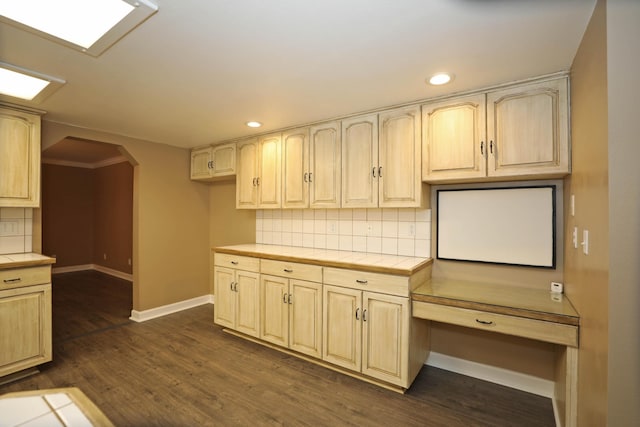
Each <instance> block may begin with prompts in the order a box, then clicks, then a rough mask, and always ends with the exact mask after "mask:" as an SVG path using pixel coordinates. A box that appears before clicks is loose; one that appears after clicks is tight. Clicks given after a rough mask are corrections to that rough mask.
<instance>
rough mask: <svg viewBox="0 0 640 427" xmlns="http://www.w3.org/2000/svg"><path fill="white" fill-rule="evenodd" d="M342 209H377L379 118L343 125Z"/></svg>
mask: <svg viewBox="0 0 640 427" xmlns="http://www.w3.org/2000/svg"><path fill="white" fill-rule="evenodd" d="M342 207H343V208H371V207H378V116H377V115H375V114H372V115H368V116H359V117H354V118H351V119H346V120H343V121H342Z"/></svg>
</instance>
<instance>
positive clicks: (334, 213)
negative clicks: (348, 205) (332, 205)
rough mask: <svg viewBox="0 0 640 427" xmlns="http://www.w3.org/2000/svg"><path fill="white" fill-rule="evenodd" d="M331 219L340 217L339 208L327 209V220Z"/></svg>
mask: <svg viewBox="0 0 640 427" xmlns="http://www.w3.org/2000/svg"><path fill="white" fill-rule="evenodd" d="M331 219H340V209H327V221H328V220H331Z"/></svg>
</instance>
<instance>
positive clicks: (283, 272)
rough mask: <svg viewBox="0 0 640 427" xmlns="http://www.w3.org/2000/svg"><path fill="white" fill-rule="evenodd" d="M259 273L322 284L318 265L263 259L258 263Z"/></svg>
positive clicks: (320, 268)
mask: <svg viewBox="0 0 640 427" xmlns="http://www.w3.org/2000/svg"><path fill="white" fill-rule="evenodd" d="M260 272H261V273H263V274H270V275H272V276H280V277H290V278H292V279H298V280H307V281H309V282H318V283H320V282H322V267H320V266H319V265H309V264H300V263H297V262H286V261H273V260H270V259H263V260H262V261H261V262H260Z"/></svg>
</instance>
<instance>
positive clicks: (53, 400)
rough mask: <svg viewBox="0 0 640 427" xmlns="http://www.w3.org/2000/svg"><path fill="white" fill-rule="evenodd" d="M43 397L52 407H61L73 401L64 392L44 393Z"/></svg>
mask: <svg viewBox="0 0 640 427" xmlns="http://www.w3.org/2000/svg"><path fill="white" fill-rule="evenodd" d="M44 399H45V400H46V401H47V402H49V405H51V407H52V408H53V409H58V408H62V407H63V406H66V405H69V404H71V403H73V402H71V399H69V396H68V395H67V394H66V393H50V394H45V395H44Z"/></svg>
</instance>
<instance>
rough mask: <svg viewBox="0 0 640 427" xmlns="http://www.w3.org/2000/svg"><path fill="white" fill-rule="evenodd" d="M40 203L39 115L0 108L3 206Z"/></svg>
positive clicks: (1, 202)
mask: <svg viewBox="0 0 640 427" xmlns="http://www.w3.org/2000/svg"><path fill="white" fill-rule="evenodd" d="M39 205H40V116H37V115H34V114H29V113H25V112H21V111H17V110H12V109H7V108H0V207H2V206H16V207H38V206H39Z"/></svg>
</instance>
